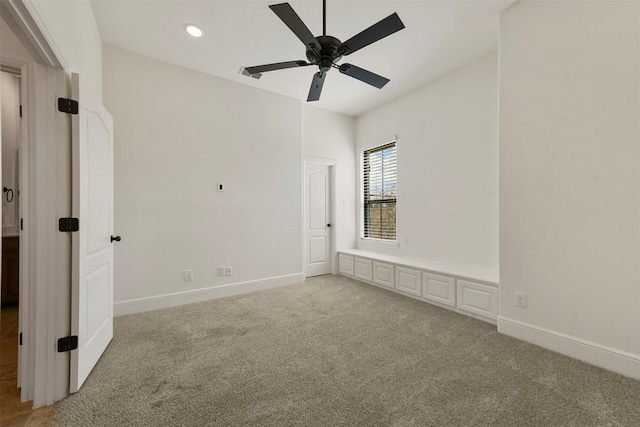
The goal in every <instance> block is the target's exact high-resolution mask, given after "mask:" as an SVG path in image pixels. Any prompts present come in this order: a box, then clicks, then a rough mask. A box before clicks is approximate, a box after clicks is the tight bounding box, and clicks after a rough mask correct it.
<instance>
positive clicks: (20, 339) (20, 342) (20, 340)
mask: <svg viewBox="0 0 640 427" xmlns="http://www.w3.org/2000/svg"><path fill="white" fill-rule="evenodd" d="M18 337H19V338H18V344H19V345H22V332H20V335H18Z"/></svg>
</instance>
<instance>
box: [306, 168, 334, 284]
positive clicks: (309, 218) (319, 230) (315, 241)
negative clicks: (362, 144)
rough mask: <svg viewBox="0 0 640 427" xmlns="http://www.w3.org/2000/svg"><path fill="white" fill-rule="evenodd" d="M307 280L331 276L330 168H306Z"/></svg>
mask: <svg viewBox="0 0 640 427" xmlns="http://www.w3.org/2000/svg"><path fill="white" fill-rule="evenodd" d="M304 181H305V182H304V184H305V221H304V222H305V240H306V241H305V255H306V257H305V258H306V277H311V276H319V275H321V274H329V273H331V258H330V248H331V241H330V239H331V232H330V231H331V219H330V216H329V212H330V209H329V200H330V197H329V192H330V176H329V166H327V165H321V164H314V163H306V164H305V179H304Z"/></svg>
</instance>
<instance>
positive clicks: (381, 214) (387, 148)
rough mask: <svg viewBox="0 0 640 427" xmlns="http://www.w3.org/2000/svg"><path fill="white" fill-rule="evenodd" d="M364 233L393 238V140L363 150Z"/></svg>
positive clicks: (395, 178)
mask: <svg viewBox="0 0 640 427" xmlns="http://www.w3.org/2000/svg"><path fill="white" fill-rule="evenodd" d="M362 155H363V158H362V165H363V174H362V176H363V181H362V183H363V196H364V212H363V213H364V218H363V237H365V238H370V239H383V240H396V190H397V187H398V185H397V183H398V179H397V168H396V143H395V141H394V142H391V143H389V144H385V145H381V146H378V147H374V148H371V149H369V150H365V151H363V153H362Z"/></svg>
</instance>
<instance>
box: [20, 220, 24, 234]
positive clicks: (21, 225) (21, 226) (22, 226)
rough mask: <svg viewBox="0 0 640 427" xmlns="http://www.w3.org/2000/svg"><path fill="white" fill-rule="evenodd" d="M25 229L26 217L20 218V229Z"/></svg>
mask: <svg viewBox="0 0 640 427" xmlns="http://www.w3.org/2000/svg"><path fill="white" fill-rule="evenodd" d="M22 230H24V218H20V231H22Z"/></svg>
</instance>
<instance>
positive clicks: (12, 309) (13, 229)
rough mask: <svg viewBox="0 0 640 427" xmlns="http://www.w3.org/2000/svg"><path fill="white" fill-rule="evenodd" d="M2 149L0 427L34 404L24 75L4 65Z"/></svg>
mask: <svg viewBox="0 0 640 427" xmlns="http://www.w3.org/2000/svg"><path fill="white" fill-rule="evenodd" d="M0 88H1V90H0V95H1V102H2V104H1V109H0V113H1V123H2V139H1V140H0V145H1V147H2V156H1V158H2V162H1V175H0V176H1V177H2V183H1V184H0V187H1V188H2V192H1V193H0V195H1V196H2V249H1V256H2V258H1V259H2V261H1V262H2V264H1V265H2V272H1V274H0V315H1V319H0V337H1V340H0V359H2V364H0V377H1V378H2V379H3V381H5V382H6V383H7V384H8V385H9V386H10V387H3V388H2V395H1V396H0V399H1V400H2V401H3V402H4V403H6V405H7V407H8V408H10V411H7V410H3V411H2V415H1V419H0V424H5V423H6V424H12V423H16V422H20V421H22V420H24V421H26V420H28V419H29V417H31V415H32V403H31V402H22V400H23V399H22V395H21V391H20V389H19V388H18V387H19V386H20V371H19V369H18V368H19V357H20V353H21V351H20V350H21V349H20V335H19V331H20V325H19V323H20V320H19V319H20V317H19V313H20V310H19V302H20V281H19V280H20V190H19V177H20V174H19V168H20V162H19V154H18V153H19V148H20V144H21V139H22V138H21V133H22V129H21V123H20V122H21V117H20V116H21V107H20V106H21V73H20V71H19V70H16V69H13V68H11V67H7V66H5V65H4V64H3V66H2V70H1V72H0Z"/></svg>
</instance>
